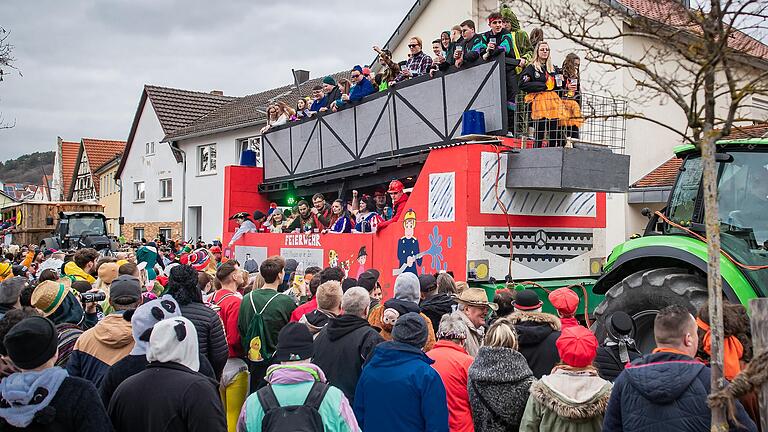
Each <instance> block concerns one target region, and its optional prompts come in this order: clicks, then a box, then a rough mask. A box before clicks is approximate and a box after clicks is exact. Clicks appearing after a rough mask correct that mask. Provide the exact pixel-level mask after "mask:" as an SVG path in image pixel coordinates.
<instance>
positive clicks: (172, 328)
mask: <svg viewBox="0 0 768 432" xmlns="http://www.w3.org/2000/svg"><path fill="white" fill-rule="evenodd" d="M147 360H149V361H150V362H160V363H178V364H180V365H182V366H186V367H188V368H190V369H192V370H193V371H195V372H198V371H199V370H200V354H199V351H198V347H197V330H195V326H194V325H193V324H192V322H191V321H190V320H188V319H186V318H184V317H175V318H171V319H167V320H163V321H160V322H159V323H157V324H155V327H154V328H153V329H152V334H151V335H150V336H149V351H148V352H147Z"/></svg>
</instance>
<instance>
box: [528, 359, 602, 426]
mask: <svg viewBox="0 0 768 432" xmlns="http://www.w3.org/2000/svg"><path fill="white" fill-rule="evenodd" d="M530 393H531V395H530V396H529V397H528V403H527V404H526V406H525V412H523V419H522V421H521V422H520V431H521V432H534V431H558V432H593V431H594V432H599V431H601V430H602V429H603V416H604V415H605V410H606V408H607V407H608V400H609V399H610V397H611V383H610V382H608V381H606V380H604V379H602V378H600V377H599V376H598V375H597V371H584V372H575V371H567V370H563V369H556V370H555V371H554V372H553V373H552V374H551V375H544V376H543V377H542V378H541V379H540V380H539V381H537V382H535V383H533V384H532V385H531V389H530Z"/></svg>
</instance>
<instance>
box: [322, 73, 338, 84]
mask: <svg viewBox="0 0 768 432" xmlns="http://www.w3.org/2000/svg"><path fill="white" fill-rule="evenodd" d="M323 84H328V85H332V86H335V85H336V80H335V79H333V77H332V76H330V75H328V76H326V77H325V78H323Z"/></svg>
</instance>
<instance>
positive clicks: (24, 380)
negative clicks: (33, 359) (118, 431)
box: [0, 368, 111, 432]
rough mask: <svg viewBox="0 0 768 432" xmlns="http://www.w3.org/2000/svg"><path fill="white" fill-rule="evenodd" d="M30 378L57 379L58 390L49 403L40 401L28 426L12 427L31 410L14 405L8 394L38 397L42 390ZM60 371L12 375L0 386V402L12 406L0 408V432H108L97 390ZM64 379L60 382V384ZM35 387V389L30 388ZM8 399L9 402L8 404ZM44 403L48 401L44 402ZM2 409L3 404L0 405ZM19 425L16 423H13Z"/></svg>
mask: <svg viewBox="0 0 768 432" xmlns="http://www.w3.org/2000/svg"><path fill="white" fill-rule="evenodd" d="M30 374H36V375H38V376H39V375H41V374H46V375H50V374H54V375H58V379H56V381H57V382H58V384H57V385H58V389H57V390H56V392H55V394H54V395H53V397H52V398H51V399H50V400H47V401H46V400H45V399H44V400H43V401H42V402H40V404H45V406H44V407H43V408H42V409H39V408H40V406H39V405H40V404H38V406H37V407H34V408H35V410H36V411H37V412H36V413H34V416H33V417H32V418H31V420H29V423H27V426H26V427H24V426H13V425H12V423H11V422H14V423H15V422H17V421H19V420H20V419H21V418H22V417H23V413H24V412H28V410H29V409H30V408H32V407H31V406H30V405H29V404H19V405H16V404H14V403H13V402H14V401H13V399H12V396H11V395H10V394H7V392H9V391H10V390H11V389H13V390H14V393H15V392H20V393H19V394H18V396H22V397H25V396H27V395H29V396H30V397H31V394H30V393H34V392H36V393H38V394H39V393H40V390H41V389H44V388H48V386H44V387H41V386H39V385H38V384H39V383H40V382H39V381H38V380H37V379H29V376H30ZM66 374H67V373H66V371H64V370H62V369H61V368H50V369H46V370H44V371H42V372H20V373H15V374H13V375H11V376H9V377H7V378H5V379H4V380H3V381H2V382H0V395H1V396H2V398H1V399H0V400H2V402H7V403H11V404H13V406H12V407H9V408H0V430H2V431H31V432H38V431H39V432H103V431H109V430H111V425H110V421H109V417H108V416H107V411H106V409H104V405H102V404H101V401H100V400H99V397H98V395H97V394H96V388H95V387H94V386H93V384H92V383H91V382H90V381H86V380H84V379H82V378H73V377H69V376H66ZM62 378H63V380H62ZM32 386H34V387H35V388H32ZM9 399H10V401H9ZM46 399H47V398H46ZM0 405H4V404H0ZM16 424H19V423H16Z"/></svg>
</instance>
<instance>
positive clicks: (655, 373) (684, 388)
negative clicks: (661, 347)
mask: <svg viewBox="0 0 768 432" xmlns="http://www.w3.org/2000/svg"><path fill="white" fill-rule="evenodd" d="M710 374H711V373H710V369H709V367H707V366H705V365H704V364H703V363H700V362H699V361H697V360H694V359H692V358H691V357H688V356H685V355H682V354H674V353H666V352H660V353H656V354H649V355H646V356H643V357H641V358H639V359H637V360H635V361H633V362H632V364H630V365H629V366H628V367H627V368H626V369H624V371H623V372H621V374H620V375H619V377H618V378H616V381H615V382H614V383H613V391H612V393H611V399H610V400H609V401H608V409H607V411H606V413H605V418H604V420H603V430H606V431H654V432H655V431H675V432H679V431H704V430H709V429H710V422H711V416H712V414H711V411H710V409H709V407H708V406H707V396H708V395H709V389H710V386H709V384H710ZM736 409H737V411H736V416H737V420H738V421H739V423H741V425H743V426H742V427H741V428H736V427H735V426H734V425H731V428H730V430H732V431H735V430H738V431H756V430H757V428H756V426H755V423H754V422H753V421H752V419H750V418H749V416H748V415H747V413H746V411H744V407H743V406H741V403H739V402H738V401H737V402H736Z"/></svg>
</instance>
